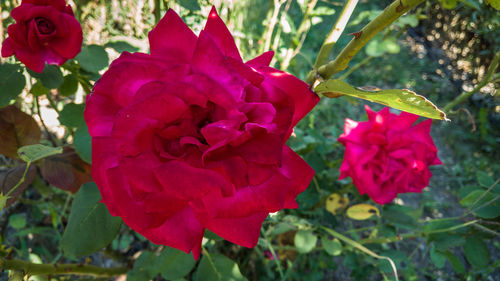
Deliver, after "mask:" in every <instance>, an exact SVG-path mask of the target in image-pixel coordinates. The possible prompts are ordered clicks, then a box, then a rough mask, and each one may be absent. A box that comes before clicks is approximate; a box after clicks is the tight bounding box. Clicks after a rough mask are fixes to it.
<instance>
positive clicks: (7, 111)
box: [0, 105, 41, 158]
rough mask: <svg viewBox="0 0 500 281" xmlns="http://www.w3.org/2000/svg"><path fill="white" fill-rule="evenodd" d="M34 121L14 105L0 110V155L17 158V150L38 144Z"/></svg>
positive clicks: (36, 128) (38, 133) (38, 135)
mask: <svg viewBox="0 0 500 281" xmlns="http://www.w3.org/2000/svg"><path fill="white" fill-rule="evenodd" d="M40 136H41V131H40V127H38V124H37V123H36V121H35V120H34V119H33V118H32V117H31V116H30V115H28V114H26V113H24V112H22V111H21V110H20V109H19V108H17V107H15V106H14V105H10V106H7V107H4V108H2V109H0V154H3V155H5V156H7V157H10V158H18V155H17V149H18V148H20V147H22V146H25V145H30V144H36V143H39V142H40Z"/></svg>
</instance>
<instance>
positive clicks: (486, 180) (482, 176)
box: [476, 171, 495, 187]
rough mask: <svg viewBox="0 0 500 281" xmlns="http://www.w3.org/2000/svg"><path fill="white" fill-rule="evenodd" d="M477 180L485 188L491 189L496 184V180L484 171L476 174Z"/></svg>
mask: <svg viewBox="0 0 500 281" xmlns="http://www.w3.org/2000/svg"><path fill="white" fill-rule="evenodd" d="M476 179H477V181H478V182H479V184H480V185H482V186H484V187H490V186H492V185H493V184H494V183H495V180H494V179H493V178H492V177H490V176H489V175H488V173H486V172H484V171H477V172H476Z"/></svg>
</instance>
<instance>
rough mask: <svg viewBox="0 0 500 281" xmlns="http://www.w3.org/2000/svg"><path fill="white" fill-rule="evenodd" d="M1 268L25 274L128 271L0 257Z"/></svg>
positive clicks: (81, 273) (85, 273)
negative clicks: (39, 262)
mask: <svg viewBox="0 0 500 281" xmlns="http://www.w3.org/2000/svg"><path fill="white" fill-rule="evenodd" d="M0 268H2V269H4V270H17V271H19V270H20V271H23V273H24V275H57V274H78V275H93V276H103V277H112V276H116V275H120V274H124V273H126V272H127V270H128V269H127V268H126V267H116V268H104V267H98V266H94V265H85V264H35V263H30V262H25V261H22V260H17V259H4V258H1V259H0Z"/></svg>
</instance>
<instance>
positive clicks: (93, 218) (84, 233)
mask: <svg viewBox="0 0 500 281" xmlns="http://www.w3.org/2000/svg"><path fill="white" fill-rule="evenodd" d="M100 200H101V194H100V193H99V189H98V188H97V186H96V185H95V183H93V182H90V183H86V184H84V185H82V187H81V188H80V190H79V191H78V193H77V194H76V196H75V199H74V200H73V204H72V205H71V213H70V215H69V222H68V225H67V226H66V230H65V231H64V234H63V237H62V239H61V248H62V250H63V251H64V253H65V254H66V255H69V256H85V255H89V254H92V253H93V252H95V251H98V250H100V249H102V248H104V247H106V246H107V245H108V244H109V243H111V241H113V239H114V238H115V236H116V235H117V234H118V231H119V230H120V226H121V224H122V220H121V219H120V218H119V217H113V216H111V214H110V213H109V211H108V209H107V208H106V206H105V205H104V204H103V203H100V202H99V201H100Z"/></svg>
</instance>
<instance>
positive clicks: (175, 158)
mask: <svg viewBox="0 0 500 281" xmlns="http://www.w3.org/2000/svg"><path fill="white" fill-rule="evenodd" d="M149 42H150V54H144V53H134V54H130V53H124V54H122V55H121V56H120V58H118V59H117V60H115V61H114V62H113V63H112V64H111V66H110V68H109V70H108V71H107V72H106V73H105V74H104V75H103V76H102V78H101V79H100V80H99V82H98V83H97V84H96V86H95V87H94V90H93V93H92V94H91V95H90V96H89V97H88V99H87V106H86V109H85V113H84V115H85V120H86V122H87V124H88V128H89V132H90V135H91V136H92V174H93V177H94V180H95V182H96V183H97V185H98V187H99V189H100V191H101V194H102V198H103V202H104V203H105V204H106V205H107V206H108V209H109V211H110V212H111V214H113V215H115V216H120V217H122V219H123V220H124V222H125V223H126V224H127V225H129V226H130V227H131V228H133V229H135V230H136V231H138V232H139V233H141V234H142V235H144V236H145V237H146V238H148V239H149V240H151V241H152V242H154V243H157V244H164V245H168V246H171V247H174V248H178V249H180V250H183V251H185V252H191V251H192V252H193V255H194V256H195V257H198V256H199V254H200V249H201V240H202V238H203V235H204V231H205V229H209V230H211V231H213V232H214V233H216V234H218V235H219V236H221V237H223V238H225V239H227V240H229V241H231V242H233V243H236V244H239V245H242V246H246V247H253V246H255V245H256V243H257V241H258V238H259V233H260V228H261V225H262V222H263V221H264V219H265V218H266V217H267V215H268V214H269V213H270V212H276V211H278V210H280V209H282V208H296V207H298V205H297V203H296V201H295V198H296V196H297V195H298V194H299V193H301V192H302V191H304V190H305V188H306V187H307V186H308V184H309V182H310V180H311V178H312V176H313V174H314V171H313V170H312V169H311V168H310V167H309V166H308V165H307V164H306V163H305V162H304V161H303V160H302V159H301V158H300V157H299V156H298V155H297V154H295V153H294V152H293V151H292V150H291V149H290V148H289V147H288V146H286V145H285V142H286V140H287V139H288V138H289V136H290V135H291V133H292V129H293V127H294V126H295V125H296V124H297V122H299V120H301V119H302V118H303V117H304V116H305V115H306V114H307V113H308V112H309V111H310V110H311V109H312V108H313V107H314V106H315V105H316V103H317V102H318V100H319V98H318V96H317V95H315V94H314V93H312V92H311V91H310V90H309V88H308V85H307V84H305V83H304V82H302V81H300V80H299V79H297V78H295V77H294V76H292V75H290V74H288V73H285V72H282V71H279V70H276V69H274V68H271V67H269V66H268V65H269V63H270V61H271V59H272V57H273V53H272V52H267V53H264V54H262V55H260V56H259V57H257V58H255V59H253V60H250V61H248V62H246V63H244V62H243V61H242V59H241V57H240V54H239V51H238V49H237V47H236V45H235V43H234V40H233V38H232V36H231V34H230V33H229V31H228V29H227V28H226V26H225V24H224V23H223V22H222V20H221V19H220V18H219V16H218V15H217V13H216V11H215V9H212V11H211V13H210V15H209V17H208V20H207V23H206V26H205V28H204V30H202V31H201V33H200V34H199V36H198V37H197V36H196V35H195V34H194V33H193V32H192V31H191V30H190V29H189V28H188V27H187V26H186V25H185V23H184V22H183V21H182V20H181V19H180V18H179V16H178V15H177V14H176V13H175V12H174V11H172V10H169V11H168V12H167V13H166V15H165V17H164V18H163V19H162V20H161V21H160V22H159V23H158V25H157V26H156V27H155V28H154V29H153V30H152V31H151V32H150V33H149Z"/></svg>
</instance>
